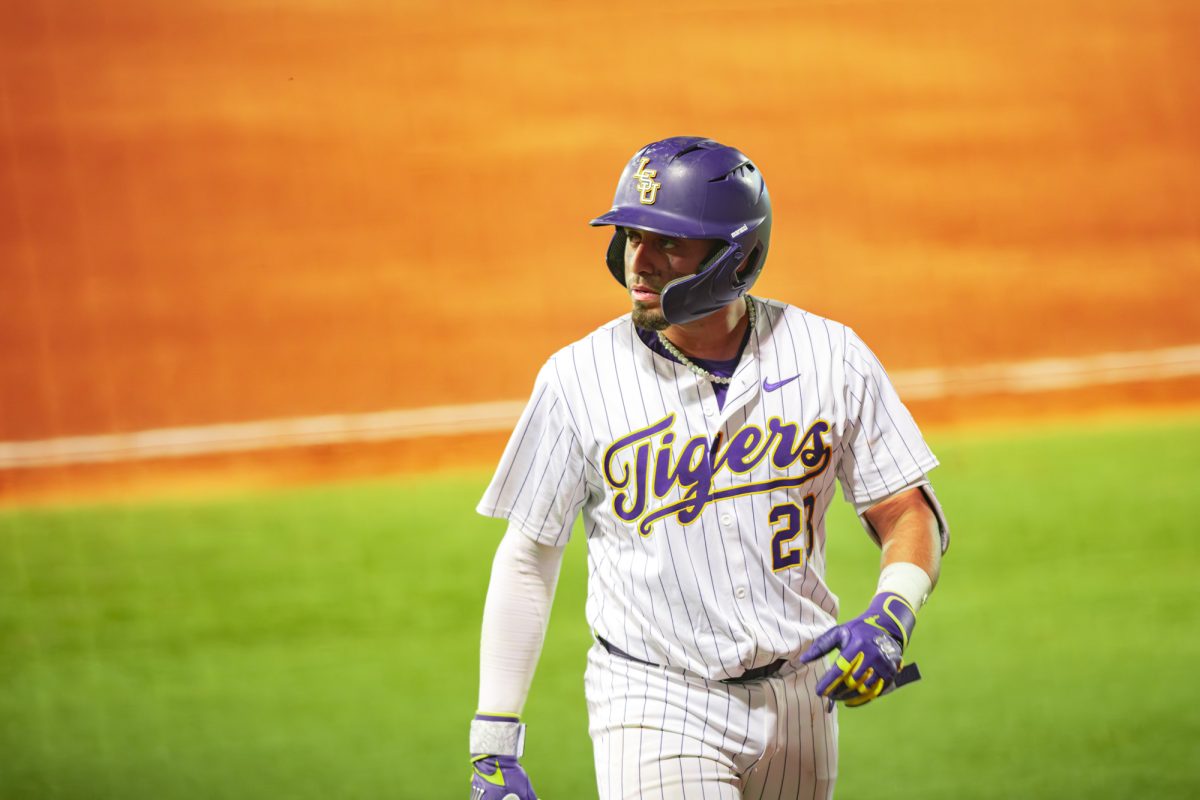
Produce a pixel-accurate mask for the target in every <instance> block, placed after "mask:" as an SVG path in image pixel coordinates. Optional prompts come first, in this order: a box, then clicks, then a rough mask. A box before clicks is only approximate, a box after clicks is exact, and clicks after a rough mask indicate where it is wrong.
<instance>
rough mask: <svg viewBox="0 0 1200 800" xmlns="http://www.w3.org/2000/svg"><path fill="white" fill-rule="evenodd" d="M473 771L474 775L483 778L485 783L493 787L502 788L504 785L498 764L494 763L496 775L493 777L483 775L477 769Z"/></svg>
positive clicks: (502, 774)
mask: <svg viewBox="0 0 1200 800" xmlns="http://www.w3.org/2000/svg"><path fill="white" fill-rule="evenodd" d="M474 769H475V774H476V775H478V776H479V777H481V778H483V779H484V780H485V781H487V782H488V783H490V784H492V785H493V786H503V785H504V771H503V770H501V769H500V762H496V774H495V775H487V774H484V773H482V772H480V771H479V767H475V768H474Z"/></svg>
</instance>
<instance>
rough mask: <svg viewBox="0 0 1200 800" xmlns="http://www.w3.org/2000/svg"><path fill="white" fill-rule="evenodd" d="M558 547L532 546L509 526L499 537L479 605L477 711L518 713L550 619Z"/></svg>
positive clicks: (560, 549) (559, 557)
mask: <svg viewBox="0 0 1200 800" xmlns="http://www.w3.org/2000/svg"><path fill="white" fill-rule="evenodd" d="M563 551H564V548H563V547H552V546H550V545H544V544H538V543H537V542H535V541H533V539H530V538H529V537H528V536H526V535H525V534H524V533H522V532H521V530H520V529H519V528H517V527H516V526H515V525H511V524H510V525H509V526H508V530H507V531H506V532H505V534H504V538H503V539H501V540H500V546H499V547H498V548H497V549H496V558H495V560H494V561H493V562H492V578H491V582H490V583H489V584H488V593H487V601H486V602H485V604H484V607H483V633H482V635H481V637H480V647H479V706H478V710H479V712H480V713H484V714H514V715H520V713H521V710H522V709H523V708H524V706H525V698H526V696H527V695H528V694H529V684H530V683H531V682H532V681H533V672H534V669H535V668H536V667H537V662H538V656H540V655H541V652H542V641H543V640H544V639H545V637H546V625H547V624H548V623H549V622H550V606H551V603H552V602H553V600H554V588H555V586H556V585H557V584H558V575H559V572H560V571H561V569H562V559H563Z"/></svg>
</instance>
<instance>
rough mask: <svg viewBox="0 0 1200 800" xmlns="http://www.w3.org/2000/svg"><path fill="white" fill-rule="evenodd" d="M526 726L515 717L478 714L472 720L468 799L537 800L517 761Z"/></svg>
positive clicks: (523, 743) (523, 747)
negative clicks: (469, 792)
mask: <svg viewBox="0 0 1200 800" xmlns="http://www.w3.org/2000/svg"><path fill="white" fill-rule="evenodd" d="M524 749H525V726H524V725H522V724H521V721H520V720H519V719H517V717H516V716H515V715H510V714H486V713H479V714H476V715H475V719H474V720H472V721H471V800H537V794H536V793H534V791H533V786H532V785H531V784H530V783H529V776H528V775H526V774H525V770H524V769H523V768H522V767H521V765H520V763H519V762H518V761H517V759H518V758H520V756H521V753H522V751H524Z"/></svg>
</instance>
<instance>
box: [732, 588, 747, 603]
mask: <svg viewBox="0 0 1200 800" xmlns="http://www.w3.org/2000/svg"><path fill="white" fill-rule="evenodd" d="M733 593H734V594H735V595H737V599H738V600H745V599H746V587H745V586H739V587H737V588H736V589H734V590H733Z"/></svg>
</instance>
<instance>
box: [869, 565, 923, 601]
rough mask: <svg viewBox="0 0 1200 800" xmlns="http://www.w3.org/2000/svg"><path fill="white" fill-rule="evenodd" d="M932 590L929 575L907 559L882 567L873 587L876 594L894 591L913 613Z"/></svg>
mask: <svg viewBox="0 0 1200 800" xmlns="http://www.w3.org/2000/svg"><path fill="white" fill-rule="evenodd" d="M932 591H933V581H931V580H930V579H929V575H927V574H926V573H925V570H923V569H921V568H920V567H918V566H917V565H916V564H912V563H909V562H908V561H898V562H896V563H894V564H888V565H887V566H886V567H884V568H883V571H882V572H880V573H879V583H878V584H877V585H876V587H875V593H876V594H879V593H880V592H895V593H896V594H898V595H900V596H901V597H903V598H904V600H905V601H906V602H907V603H908V604H909V605H910V606H912V610H913V612H914V613H915V612H917V611H920V610H921V606H923V605H925V601H926V600H928V599H929V593H930V592H932Z"/></svg>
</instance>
